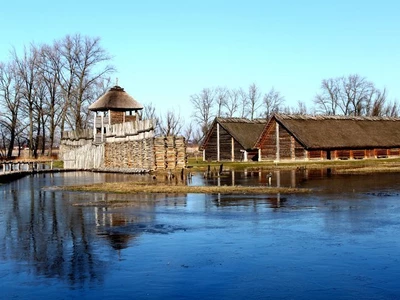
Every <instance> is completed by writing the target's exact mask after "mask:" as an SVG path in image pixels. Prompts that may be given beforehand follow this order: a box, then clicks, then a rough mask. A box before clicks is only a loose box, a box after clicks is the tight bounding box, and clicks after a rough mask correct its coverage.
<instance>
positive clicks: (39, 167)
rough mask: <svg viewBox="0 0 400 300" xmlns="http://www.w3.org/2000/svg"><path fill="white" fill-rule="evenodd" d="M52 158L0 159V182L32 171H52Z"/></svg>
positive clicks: (32, 172)
mask: <svg viewBox="0 0 400 300" xmlns="http://www.w3.org/2000/svg"><path fill="white" fill-rule="evenodd" d="M53 171H54V170H53V161H52V160H26V161H20V160H15V161H13V160H11V161H0V182H5V181H9V180H13V179H15V178H19V177H23V176H25V175H29V174H34V173H45V172H53Z"/></svg>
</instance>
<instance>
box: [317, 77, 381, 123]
mask: <svg viewBox="0 0 400 300" xmlns="http://www.w3.org/2000/svg"><path fill="white" fill-rule="evenodd" d="M386 101H387V95H386V90H385V89H384V90H383V91H380V90H379V89H377V88H376V87H375V85H374V84H373V83H372V82H370V81H368V80H367V79H366V78H365V77H362V76H360V75H358V74H353V75H349V76H347V77H345V76H343V77H337V78H330V79H324V80H322V83H321V92H320V93H319V94H317V95H316V97H315V98H314V103H315V104H316V106H317V107H316V110H317V111H318V112H322V113H324V114H329V115H336V114H342V115H353V116H380V115H383V114H385V112H384V107H385V102H386Z"/></svg>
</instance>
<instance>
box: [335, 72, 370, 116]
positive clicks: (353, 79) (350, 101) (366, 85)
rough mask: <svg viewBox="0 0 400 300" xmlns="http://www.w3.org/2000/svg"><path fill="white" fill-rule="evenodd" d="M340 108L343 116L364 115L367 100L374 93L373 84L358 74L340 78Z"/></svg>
mask: <svg viewBox="0 0 400 300" xmlns="http://www.w3.org/2000/svg"><path fill="white" fill-rule="evenodd" d="M342 89H343V92H344V93H343V94H344V97H342V107H344V108H345V109H342V110H343V113H344V114H345V115H354V116H362V115H365V107H366V102H367V99H368V98H369V97H370V95H371V94H372V93H374V90H375V87H374V84H373V83H372V82H370V81H368V80H367V79H366V78H365V77H361V76H360V75H358V74H354V75H349V76H348V77H342Z"/></svg>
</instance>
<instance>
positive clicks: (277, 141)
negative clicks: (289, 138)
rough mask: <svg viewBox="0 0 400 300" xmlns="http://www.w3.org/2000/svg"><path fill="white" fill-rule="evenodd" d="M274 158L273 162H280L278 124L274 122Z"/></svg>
mask: <svg viewBox="0 0 400 300" xmlns="http://www.w3.org/2000/svg"><path fill="white" fill-rule="evenodd" d="M275 131H276V157H275V160H276V161H279V160H280V145H279V123H278V122H276V128H275Z"/></svg>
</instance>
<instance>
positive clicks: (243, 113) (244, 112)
mask: <svg viewBox="0 0 400 300" xmlns="http://www.w3.org/2000/svg"><path fill="white" fill-rule="evenodd" d="M239 97H240V100H239V103H240V117H241V118H247V116H248V115H249V110H248V106H249V99H248V97H247V93H246V92H245V91H244V90H243V89H242V88H240V89H239Z"/></svg>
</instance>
